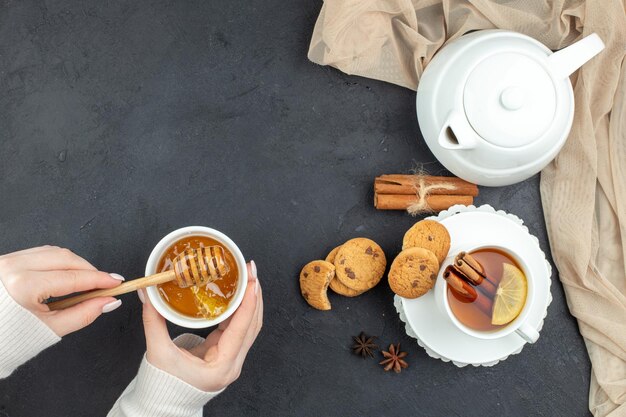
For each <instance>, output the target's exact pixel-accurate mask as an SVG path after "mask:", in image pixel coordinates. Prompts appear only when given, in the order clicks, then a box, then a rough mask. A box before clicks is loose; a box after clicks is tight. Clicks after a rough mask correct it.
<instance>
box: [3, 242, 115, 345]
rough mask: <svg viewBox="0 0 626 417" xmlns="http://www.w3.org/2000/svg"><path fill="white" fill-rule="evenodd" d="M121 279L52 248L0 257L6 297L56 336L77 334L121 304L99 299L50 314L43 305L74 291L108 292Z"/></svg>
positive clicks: (68, 253)
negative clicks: (27, 311)
mask: <svg viewBox="0 0 626 417" xmlns="http://www.w3.org/2000/svg"><path fill="white" fill-rule="evenodd" d="M123 280H124V278H122V277H121V276H120V275H117V274H107V273H106V272H100V271H98V270H97V269H96V268H95V267H94V266H93V265H91V264H90V263H89V262H87V261H86V260H84V259H83V258H81V257H80V256H78V255H76V254H74V253H72V252H71V251H70V250H69V249H61V248H59V247H56V246H41V247H37V248H31V249H26V250H23V251H19V252H14V253H9V254H8V255H3V256H0V281H1V282H2V284H3V285H4V287H5V288H6V290H7V291H8V293H9V295H10V296H11V297H12V298H13V299H14V300H15V301H16V302H17V303H18V304H19V305H21V306H22V307H24V308H25V309H27V310H29V311H30V312H31V313H33V314H34V315H35V316H37V317H38V318H39V319H40V320H41V321H43V322H44V323H45V324H46V325H47V326H48V327H50V328H51V329H52V330H53V331H54V332H55V333H56V334H57V335H58V336H60V337H63V336H65V335H66V334H68V333H72V332H75V331H76V330H80V329H82V328H83V327H86V326H88V325H89V324H91V323H93V321H94V320H95V319H97V318H98V316H100V315H101V314H102V313H108V312H109V311H113V310H115V309H116V308H117V307H119V306H120V305H121V304H122V301H121V300H116V299H115V298H113V297H99V298H94V299H92V300H88V301H84V302H82V303H80V304H77V305H75V306H73V307H70V308H66V309H64V310H59V311H50V309H49V308H48V306H47V305H46V304H44V301H45V300H47V299H48V298H50V297H61V296H64V295H68V294H72V293H75V292H78V291H86V290H92V289H96V288H112V287H115V286H117V285H119V284H120V283H121V282H122V281H123Z"/></svg>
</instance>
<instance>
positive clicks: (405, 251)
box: [388, 220, 450, 298]
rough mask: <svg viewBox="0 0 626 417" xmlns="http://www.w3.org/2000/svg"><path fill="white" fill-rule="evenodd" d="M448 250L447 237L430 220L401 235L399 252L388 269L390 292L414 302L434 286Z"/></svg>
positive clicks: (446, 231) (439, 225) (445, 233)
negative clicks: (411, 299)
mask: <svg viewBox="0 0 626 417" xmlns="http://www.w3.org/2000/svg"><path fill="white" fill-rule="evenodd" d="M449 250H450V234H449V233H448V230H447V229H446V227H445V226H444V225H442V224H441V223H439V222H437V221H434V220H422V221H420V222H417V223H416V224H415V225H413V227H411V228H410V229H409V230H408V231H407V232H406V233H405V235H404V239H403V241H402V252H400V254H399V255H398V256H397V257H396V259H394V261H393V263H392V264H391V268H390V269H389V276H388V277H389V286H390V287H391V290H392V291H393V292H394V293H396V294H398V295H399V296H400V297H404V298H417V297H420V296H422V295H424V294H426V293H427V292H428V291H430V289H431V288H433V287H434V286H435V281H436V280H437V275H438V274H439V268H440V265H441V264H442V263H443V261H444V259H446V256H447V255H448V251H449Z"/></svg>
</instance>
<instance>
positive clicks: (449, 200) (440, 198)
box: [374, 191, 474, 211]
mask: <svg viewBox="0 0 626 417" xmlns="http://www.w3.org/2000/svg"><path fill="white" fill-rule="evenodd" d="M417 201H418V198H417V196H416V195H415V191H413V195H409V194H378V193H374V207H376V208H377V209H378V210H406V209H407V208H409V206H410V205H412V204H414V203H416V202H417ZM426 203H428V206H429V207H430V209H431V210H432V211H442V210H446V209H449V208H450V207H451V206H453V205H455V204H463V205H465V206H469V205H471V204H473V203H474V197H472V196H471V195H429V196H427V197H426Z"/></svg>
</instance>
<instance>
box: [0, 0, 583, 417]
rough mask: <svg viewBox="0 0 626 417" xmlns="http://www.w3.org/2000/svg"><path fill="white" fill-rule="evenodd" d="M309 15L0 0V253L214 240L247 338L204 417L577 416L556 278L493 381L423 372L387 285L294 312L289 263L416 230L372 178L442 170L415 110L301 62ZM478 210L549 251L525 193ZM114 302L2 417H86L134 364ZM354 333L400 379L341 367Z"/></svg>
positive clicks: (477, 375)
mask: <svg viewBox="0 0 626 417" xmlns="http://www.w3.org/2000/svg"><path fill="white" fill-rule="evenodd" d="M320 6H321V2H320V1H319V0H318V1H313V2H312V1H301V0H291V1H276V0H265V1H259V0H249V1H232V0H219V1H218V0H212V1H184V2H183V1H178V2H177V1H171V2H166V1H81V2H71V1H67V0H66V1H58V2H50V1H36V2H35V1H26V0H24V1H4V2H2V6H1V9H0V57H1V59H0V88H1V94H0V156H1V159H0V178H1V180H0V231H1V233H2V238H1V239H0V252H1V253H5V252H10V251H14V250H17V249H21V248H26V247H31V246H36V245H41V244H45V243H49V244H55V245H60V246H66V247H69V248H71V249H72V250H73V251H75V252H76V253H78V254H80V255H81V256H83V257H85V258H86V259H88V260H90V261H91V262H92V263H93V264H94V265H96V266H97V267H98V268H100V269H102V270H105V271H110V272H118V273H120V274H122V275H124V276H126V277H128V278H132V277H137V276H141V275H142V272H143V270H144V266H145V262H146V260H147V257H148V254H149V253H150V251H151V249H152V248H153V246H154V245H155V244H156V242H157V241H158V240H159V239H160V238H161V237H162V236H164V235H165V234H167V233H168V232H170V231H172V230H173V229H176V228H178V227H182V226H187V225H196V224H197V225H207V226H212V227H214V228H217V229H219V230H221V231H223V232H225V233H226V234H228V235H229V236H230V237H232V238H233V239H234V240H235V241H236V242H237V243H238V245H239V246H240V247H241V249H242V251H243V253H244V254H245V256H246V257H247V258H248V259H254V260H256V262H257V263H258V267H259V275H260V279H261V282H262V284H263V288H264V294H265V295H264V296H265V306H266V310H265V311H266V313H265V314H266V315H265V326H264V328H263V331H262V333H261V335H260V337H259V339H258V340H257V343H256V344H255V346H254V347H253V349H252V351H251V352H250V355H249V357H248V359H247V362H246V364H245V367H244V370H243V374H242V376H241V378H240V379H239V380H238V381H237V382H236V383H234V384H233V385H232V386H231V387H230V388H228V390H227V391H226V392H224V393H223V394H222V395H220V396H219V397H217V398H216V399H214V400H213V401H212V402H210V403H209V404H208V405H207V407H206V408H205V415H207V416H209V415H210V416H218V415H224V416H244V415H245V416H256V415H262V416H344V417H345V416H381V415H383V416H408V415H423V416H484V415H494V416H495V415H498V416H530V415H533V416H536V415H540V416H584V415H588V411H587V397H588V387H589V373H590V365H589V360H588V358H587V354H586V351H585V346H584V343H583V340H582V338H581V337H580V335H579V333H578V329H577V325H576V322H575V320H574V319H573V318H572V317H571V316H570V314H569V313H568V309H567V306H566V301H565V298H564V295H563V290H562V287H561V285H560V283H559V281H558V278H557V276H556V273H555V275H554V276H553V278H554V280H553V284H552V294H553V296H554V301H553V303H552V305H551V306H550V308H549V312H548V316H547V319H546V321H545V326H544V329H543V331H542V335H541V338H540V339H539V341H538V342H537V343H536V344H535V345H532V346H527V347H526V348H525V349H524V350H523V352H522V353H521V354H519V355H516V356H513V357H510V358H509V359H508V360H506V361H505V362H503V363H501V364H499V365H497V366H495V367H492V368H474V367H471V366H469V367H466V368H462V369H459V368H457V367H455V366H454V365H452V364H450V363H444V362H441V361H439V360H435V359H431V358H429V357H428V356H427V355H426V353H425V352H424V350H423V349H421V348H420V347H419V346H418V345H417V344H416V343H415V341H414V340H413V339H411V338H409V337H408V336H407V335H406V334H405V332H404V330H403V325H402V323H401V322H400V321H399V319H398V317H397V314H396V312H395V309H394V307H393V294H392V292H391V291H390V289H389V287H388V286H387V285H386V284H385V283H384V282H383V283H381V285H379V286H378V287H377V288H375V289H374V290H372V291H370V292H368V293H367V294H365V295H363V296H361V297H358V298H356V299H348V298H340V297H336V296H333V297H332V298H331V302H332V305H333V309H332V311H329V312H320V311H316V310H313V309H312V308H309V307H308V306H307V304H306V303H305V302H304V300H303V299H302V298H301V296H300V293H299V288H298V273H299V271H300V268H301V267H302V265H303V264H305V263H306V262H308V261H310V260H313V259H318V258H323V257H324V256H325V255H326V253H327V252H328V251H329V250H330V249H332V248H333V247H335V246H336V245H337V244H339V243H341V242H343V241H345V240H347V239H349V238H352V237H356V236H366V237H370V238H373V239H374V240H376V241H377V242H379V243H380V245H381V246H382V247H383V249H384V250H385V252H386V254H387V257H388V258H392V257H393V256H395V254H397V253H398V252H399V250H400V247H401V241H402V236H403V233H404V231H405V230H406V229H407V228H408V227H410V226H411V225H412V224H413V222H414V221H415V220H414V219H412V218H411V217H409V216H407V215H405V214H403V213H400V212H377V211H375V210H374V208H373V207H372V180H373V178H374V177H375V176H376V175H379V174H382V173H401V172H407V171H408V170H409V169H410V168H412V167H414V166H415V165H416V164H423V166H424V168H426V169H427V170H428V171H429V172H430V173H433V174H445V173H446V171H445V170H444V168H443V167H442V166H441V165H440V164H439V163H438V162H437V161H436V160H435V158H434V157H433V156H432V154H431V153H430V151H429V150H428V148H427V147H426V145H425V144H424V142H423V140H422V139H421V137H420V133H419V127H418V125H417V121H416V118H415V113H414V96H415V93H414V92H412V91H409V90H406V89H403V88H400V87H397V86H393V85H390V84H386V83H382V82H378V81H373V80H369V79H364V78H359V77H353V76H348V75H345V74H343V73H341V72H339V71H337V70H335V69H332V68H326V67H320V66H317V65H315V64H312V63H311V62H309V61H308V60H307V58H306V53H307V49H308V43H309V40H310V36H311V33H312V30H313V25H314V23H315V20H316V18H317V14H318V12H319V9H320ZM482 203H489V204H491V205H493V206H494V207H496V208H498V209H503V210H506V211H509V212H512V213H515V214H517V215H519V216H520V217H521V218H522V219H524V220H525V222H526V224H527V225H528V227H529V229H530V232H531V233H533V234H535V235H536V236H538V238H539V241H540V243H541V247H542V249H543V250H544V251H546V252H547V253H549V246H548V240H547V235H546V229H545V224H544V220H543V216H542V209H541V202H540V198H539V180H538V177H534V178H532V179H530V180H528V181H525V182H523V183H521V184H517V185H514V186H510V187H504V188H497V189H487V188H482V189H481V194H480V196H479V197H478V199H477V204H482ZM122 299H123V302H124V304H123V306H122V307H121V308H120V309H118V310H116V311H115V312H113V313H111V314H108V315H105V316H103V317H101V318H100V319H99V320H98V321H97V322H96V323H95V324H94V325H92V326H90V327H89V328H87V329H85V330H83V331H81V332H79V333H75V334H72V335H70V336H67V337H65V338H64V339H63V341H62V342H60V343H59V344H57V345H55V346H54V347H52V348H50V349H48V350H47V351H45V352H43V353H42V354H40V355H39V356H38V357H37V358H36V359H34V360H32V361H30V362H29V363H28V364H26V365H25V366H23V367H21V368H20V369H19V370H18V371H17V372H15V373H14V374H13V375H12V376H11V377H10V378H8V379H6V380H4V381H0V416H4V417H6V416H10V417H26V416H35V415H44V414H45V415H47V416H52V417H55V416H68V415H72V416H104V415H105V414H106V413H107V411H108V410H109V408H110V407H111V406H112V405H113V403H114V402H115V400H116V398H117V397H118V396H119V394H120V393H121V392H122V390H123V389H124V387H125V386H126V385H127V383H128V382H129V381H130V380H131V379H132V378H133V376H134V375H135V373H136V371H137V368H138V365H139V362H140V360H141V357H142V355H143V353H144V349H145V344H144V340H143V330H142V324H141V314H140V313H141V305H140V302H139V300H138V299H137V297H136V296H135V295H134V294H130V295H126V296H123V297H122ZM361 330H365V331H366V332H368V333H370V334H373V335H376V336H378V337H379V339H380V341H381V342H382V343H390V342H397V341H399V342H401V343H402V346H403V348H404V349H406V351H408V353H409V356H408V361H409V362H410V367H409V369H408V370H406V371H404V372H403V373H401V374H399V375H396V374H393V373H385V372H383V371H382V370H381V369H380V368H379V367H378V365H377V364H376V362H375V361H373V360H370V361H364V360H362V359H360V358H358V357H355V356H354V355H352V354H351V353H350V350H349V346H350V343H351V336H352V335H355V334H358V333H359V331H361ZM171 332H172V334H173V335H175V334H179V333H182V332H184V329H182V328H177V327H175V326H171ZM198 333H199V334H206V333H205V332H198Z"/></svg>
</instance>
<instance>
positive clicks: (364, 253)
mask: <svg viewBox="0 0 626 417" xmlns="http://www.w3.org/2000/svg"><path fill="white" fill-rule="evenodd" d="M446 253H447V251H446ZM386 267H387V260H386V258H385V254H384V252H383V250H382V249H381V247H380V246H379V245H378V244H377V243H376V242H374V241H373V240H371V239H367V238H362V237H359V238H355V239H350V240H348V241H347V242H346V243H344V244H343V245H341V246H338V247H336V248H335V249H333V250H332V251H330V253H329V254H328V256H326V260H324V261H321V260H318V261H312V262H309V263H308V264H306V265H305V266H304V268H302V271H301V272H300V291H301V292H302V296H303V297H304V299H305V300H306V301H307V303H309V305H311V307H314V308H316V309H318V310H330V308H331V306H330V301H328V295H327V290H328V287H329V286H330V288H331V289H332V290H333V291H334V292H336V293H337V294H340V295H343V296H346V297H356V296H357V295H361V294H363V293H364V292H366V291H368V290H370V289H372V288H374V287H375V286H376V285H377V284H378V283H379V282H380V280H381V278H382V277H383V275H384V274H385V269H386Z"/></svg>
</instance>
